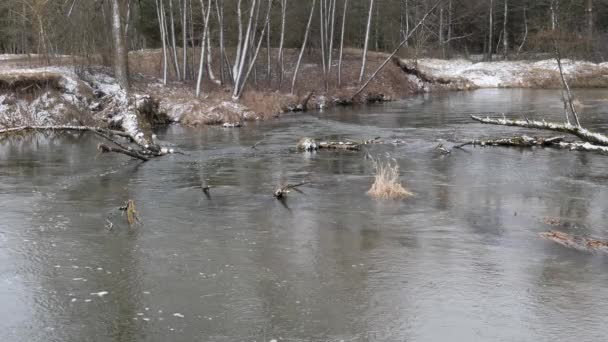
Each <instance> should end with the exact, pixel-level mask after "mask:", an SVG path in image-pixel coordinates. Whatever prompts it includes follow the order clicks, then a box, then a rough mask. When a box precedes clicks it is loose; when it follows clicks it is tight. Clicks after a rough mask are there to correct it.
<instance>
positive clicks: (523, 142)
mask: <svg viewBox="0 0 608 342" xmlns="http://www.w3.org/2000/svg"><path fill="white" fill-rule="evenodd" d="M564 138H565V137H563V136H556V137H550V138H543V137H529V136H527V135H522V136H517V137H510V138H501V139H488V140H482V139H476V140H471V141H467V142H464V143H461V144H458V145H455V146H454V147H453V148H459V149H462V148H463V147H465V146H482V147H483V146H505V147H552V148H562V149H568V150H571V151H588V152H601V153H606V154H608V146H599V145H593V144H591V143H588V142H568V141H564ZM446 151H448V152H447V153H449V150H446Z"/></svg>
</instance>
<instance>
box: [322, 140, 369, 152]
mask: <svg viewBox="0 0 608 342" xmlns="http://www.w3.org/2000/svg"><path fill="white" fill-rule="evenodd" d="M319 149H328V150H345V151H359V150H360V149H361V145H360V144H358V143H355V142H351V141H346V142H344V141H321V142H319Z"/></svg>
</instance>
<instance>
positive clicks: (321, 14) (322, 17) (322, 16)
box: [319, 0, 327, 83]
mask: <svg viewBox="0 0 608 342" xmlns="http://www.w3.org/2000/svg"><path fill="white" fill-rule="evenodd" d="M326 1H327V0H321V2H320V3H319V26H320V32H321V60H322V64H323V75H324V76H325V80H326V81H327V67H326V65H325V58H326V57H325V56H326V55H325V13H324V11H323V10H324V9H325V8H324V7H325V2H326ZM326 83H327V82H326Z"/></svg>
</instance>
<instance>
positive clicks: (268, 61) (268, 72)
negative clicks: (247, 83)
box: [266, 17, 272, 88]
mask: <svg viewBox="0 0 608 342" xmlns="http://www.w3.org/2000/svg"><path fill="white" fill-rule="evenodd" d="M266 25H267V26H268V29H267V31H266V77H267V81H268V88H270V86H271V82H272V65H271V63H272V60H271V58H270V27H271V26H272V25H271V24H270V17H268V24H266Z"/></svg>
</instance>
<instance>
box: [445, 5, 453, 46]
mask: <svg viewBox="0 0 608 342" xmlns="http://www.w3.org/2000/svg"><path fill="white" fill-rule="evenodd" d="M451 41H452V0H450V1H448V39H447V41H446V43H445V50H446V51H447V58H450V57H451V48H450V46H451Z"/></svg>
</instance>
